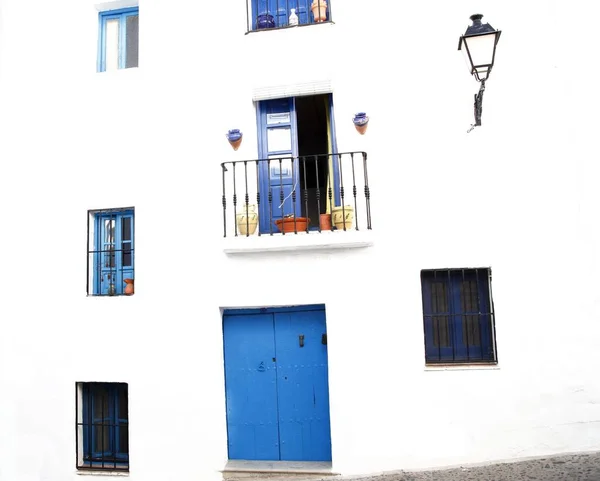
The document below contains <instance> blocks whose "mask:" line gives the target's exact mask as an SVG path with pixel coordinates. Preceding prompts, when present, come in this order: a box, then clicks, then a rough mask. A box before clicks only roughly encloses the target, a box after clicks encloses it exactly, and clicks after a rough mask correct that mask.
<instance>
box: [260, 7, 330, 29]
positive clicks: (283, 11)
mask: <svg viewBox="0 0 600 481" xmlns="http://www.w3.org/2000/svg"><path fill="white" fill-rule="evenodd" d="M248 1H249V5H250V7H251V8H250V12H251V15H250V19H249V21H248V31H253V30H263V29H270V28H282V27H292V26H295V25H310V24H313V23H322V22H329V21H331V11H330V10H331V9H330V5H329V3H330V0H248Z"/></svg>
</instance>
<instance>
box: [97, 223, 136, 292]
mask: <svg viewBox="0 0 600 481" xmlns="http://www.w3.org/2000/svg"><path fill="white" fill-rule="evenodd" d="M95 227H96V230H95V232H96V251H97V254H96V262H95V264H94V265H95V266H96V273H95V274H96V275H95V276H94V279H95V285H94V291H95V294H100V295H118V294H123V292H124V289H125V282H124V279H127V278H133V255H134V254H133V253H134V248H133V246H134V238H133V232H134V228H133V211H123V212H107V213H103V214H98V215H96V225H95Z"/></svg>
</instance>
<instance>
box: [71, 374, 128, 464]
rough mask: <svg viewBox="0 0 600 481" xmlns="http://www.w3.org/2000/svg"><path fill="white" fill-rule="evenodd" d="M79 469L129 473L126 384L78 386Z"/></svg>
mask: <svg viewBox="0 0 600 481" xmlns="http://www.w3.org/2000/svg"><path fill="white" fill-rule="evenodd" d="M77 468H78V469H109V470H129V414H128V399H127V384H126V383H108V382H80V383H77Z"/></svg>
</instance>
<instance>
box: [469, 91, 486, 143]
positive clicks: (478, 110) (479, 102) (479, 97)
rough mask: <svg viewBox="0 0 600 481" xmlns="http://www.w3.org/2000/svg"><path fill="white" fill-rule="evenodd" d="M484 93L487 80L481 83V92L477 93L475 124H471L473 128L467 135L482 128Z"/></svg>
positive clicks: (474, 105)
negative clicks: (476, 128) (475, 129)
mask: <svg viewBox="0 0 600 481" xmlns="http://www.w3.org/2000/svg"><path fill="white" fill-rule="evenodd" d="M483 92H485V80H482V81H481V86H480V87H479V92H477V93H476V94H475V95H474V97H475V102H474V104H473V113H474V114H475V123H474V124H471V128H470V129H469V130H468V131H467V133H469V132H471V130H473V129H474V128H475V127H480V126H481V112H482V110H483Z"/></svg>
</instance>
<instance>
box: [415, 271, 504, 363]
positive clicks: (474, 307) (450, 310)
mask: <svg viewBox="0 0 600 481" xmlns="http://www.w3.org/2000/svg"><path fill="white" fill-rule="evenodd" d="M490 283H491V269H490V268H477V269H435V270H423V271H421V289H422V294H423V323H424V331H425V360H426V362H427V363H472V362H496V361H497V357H496V349H495V335H494V311H493V302H492V296H491V287H490Z"/></svg>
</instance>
